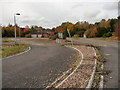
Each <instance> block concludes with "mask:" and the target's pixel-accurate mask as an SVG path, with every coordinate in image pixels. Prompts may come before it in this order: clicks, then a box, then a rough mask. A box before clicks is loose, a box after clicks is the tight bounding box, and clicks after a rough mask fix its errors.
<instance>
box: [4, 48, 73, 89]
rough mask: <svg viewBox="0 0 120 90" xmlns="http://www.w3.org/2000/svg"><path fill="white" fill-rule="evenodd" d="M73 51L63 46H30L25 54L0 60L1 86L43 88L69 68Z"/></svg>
mask: <svg viewBox="0 0 120 90" xmlns="http://www.w3.org/2000/svg"><path fill="white" fill-rule="evenodd" d="M74 52H75V51H74V50H73V49H70V48H67V47H63V46H32V50H30V51H29V52H27V53H25V54H22V55H19V56H15V57H12V58H9V59H4V60H2V69H3V72H2V76H3V77H2V79H3V80H2V85H3V88H45V87H46V86H47V85H49V84H50V83H52V82H53V81H55V79H56V78H57V77H58V76H60V75H62V73H63V72H65V71H67V70H68V69H69V64H70V63H72V62H73V61H74V59H73V58H71V57H70V56H72V55H73V53H74Z"/></svg>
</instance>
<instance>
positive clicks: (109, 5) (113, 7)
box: [103, 2, 118, 10]
mask: <svg viewBox="0 0 120 90" xmlns="http://www.w3.org/2000/svg"><path fill="white" fill-rule="evenodd" d="M103 9H105V10H118V3H117V2H108V3H104V6H103Z"/></svg>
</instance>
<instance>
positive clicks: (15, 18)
mask: <svg viewBox="0 0 120 90" xmlns="http://www.w3.org/2000/svg"><path fill="white" fill-rule="evenodd" d="M16 15H20V13H15V14H14V32H15V44H16V17H15V16H16Z"/></svg>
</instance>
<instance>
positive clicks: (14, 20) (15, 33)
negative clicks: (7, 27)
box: [14, 14, 16, 44]
mask: <svg viewBox="0 0 120 90" xmlns="http://www.w3.org/2000/svg"><path fill="white" fill-rule="evenodd" d="M14 33H15V44H16V18H15V14H14Z"/></svg>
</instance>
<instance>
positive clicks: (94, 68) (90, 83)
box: [86, 48, 97, 90]
mask: <svg viewBox="0 0 120 90" xmlns="http://www.w3.org/2000/svg"><path fill="white" fill-rule="evenodd" d="M93 51H94V55H95V56H96V51H95V49H94V48H93ZM96 64H97V59H95V66H94V67H93V72H92V74H91V77H90V80H89V82H88V85H87V87H86V90H89V89H91V87H92V83H93V79H94V74H95V71H96Z"/></svg>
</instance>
